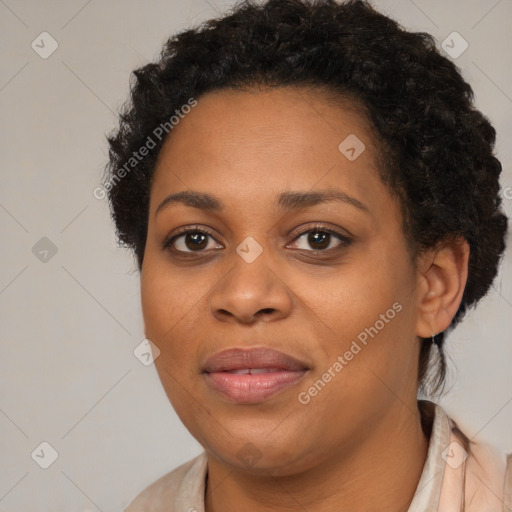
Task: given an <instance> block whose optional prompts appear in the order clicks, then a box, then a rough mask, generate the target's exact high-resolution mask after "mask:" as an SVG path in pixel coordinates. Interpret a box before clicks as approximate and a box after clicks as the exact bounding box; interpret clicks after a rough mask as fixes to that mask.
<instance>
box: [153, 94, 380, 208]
mask: <svg viewBox="0 0 512 512" xmlns="http://www.w3.org/2000/svg"><path fill="white" fill-rule="evenodd" d="M197 101H198V104H197V106H196V107H195V108H194V109H192V111H191V112H190V113H188V114H187V115H186V116H184V118H183V119H181V120H180V122H179V124H178V125H176V126H175V127H174V128H173V130H172V132H171V133H170V135H169V136H168V138H167V140H166V141H165V143H164V145H163V147H162V149H161V151H160V154H159V157H158V161H157V166H156V171H155V176H154V180H153V190H152V194H151V195H152V203H153V204H152V208H153V209H154V207H155V206H154V203H155V201H156V200H157V199H159V198H160V196H161V195H162V194H163V193H164V192H169V191H176V190H178V191H179V190H186V189H187V188H188V189H195V190H197V189H204V190H205V191H206V190H209V191H211V192H218V193H221V194H222V193H224V194H226V193H227V192H229V191H230V190H231V191H233V192H234V191H236V194H237V196H238V197H240V196H245V197H246V199H247V200H251V198H253V196H254V194H256V193H260V192H261V191H265V190H271V189H272V188H274V189H276V190H277V189H279V190H280V191H283V190H297V189H305V190H309V189H313V188H315V187H316V186H317V185H318V188H325V187H331V186H333V185H334V186H339V187H341V188H342V189H344V190H346V191H347V192H348V191H350V193H351V194H352V195H354V194H356V195H359V196H365V195H367V194H368V189H369V187H370V186H371V185H372V184H373V186H374V188H375V187H377V188H379V185H380V186H381V190H380V192H382V183H381V182H380V179H379V177H378V170H377V166H376V160H377V159H376V158H375V156H376V154H377V148H376V147H375V143H374V140H373V137H372V135H371V130H370V127H369V124H368V121H367V119H366V117H365V115H364V112H363V111H362V109H361V108H360V106H359V104H358V103H357V102H355V101H351V100H350V99H348V98H344V99H339V100H338V101H334V100H333V98H332V95H331V96H327V95H326V94H325V93H324V92H323V91H322V90H316V89H311V88H297V87H281V88H274V89H257V88H253V89H249V90H231V89H226V90H220V91H214V92H210V93H207V94H205V95H203V96H201V97H199V98H198V100H197ZM376 192H378V190H374V191H373V193H376ZM154 196H157V197H156V198H155V197H154Z"/></svg>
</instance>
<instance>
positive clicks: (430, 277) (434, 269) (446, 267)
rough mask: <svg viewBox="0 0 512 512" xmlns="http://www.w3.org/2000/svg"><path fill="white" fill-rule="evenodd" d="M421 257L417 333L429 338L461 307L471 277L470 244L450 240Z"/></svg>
mask: <svg viewBox="0 0 512 512" xmlns="http://www.w3.org/2000/svg"><path fill="white" fill-rule="evenodd" d="M419 258H420V259H419V261H418V294H417V299H418V304H417V307H418V320H417V326H416V335H417V336H420V337H422V338H430V337H431V336H432V335H433V334H438V333H439V332H442V331H444V330H445V329H446V328H447V327H448V326H449V325H450V323H451V321H452V319H453V317H454V316H455V313H456V312H457V309H458V308H459V305H460V302H461V300H462V295H463V293H464V288H465V286H466V281H467V276H468V262H469V244H468V243H467V241H466V240H465V239H463V238H457V239H450V240H447V241H445V242H443V243H442V244H441V245H440V246H438V247H437V248H436V249H432V250H431V251H427V252H425V253H424V254H422V255H421V256H420V257H419Z"/></svg>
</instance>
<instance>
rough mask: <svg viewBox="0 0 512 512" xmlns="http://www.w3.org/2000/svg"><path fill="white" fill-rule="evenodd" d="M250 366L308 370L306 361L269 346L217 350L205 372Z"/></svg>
mask: <svg viewBox="0 0 512 512" xmlns="http://www.w3.org/2000/svg"><path fill="white" fill-rule="evenodd" d="M250 368H279V369H281V370H290V371H303V370H308V369H309V367H308V365H307V364H306V363H304V362H302V361H299V360H298V359H295V358H294V357H292V356H290V355H288V354H285V353H283V352H279V351H278V350H275V349H271V348H268V347H257V348H250V349H246V348H232V349H228V350H223V351H221V352H217V353H216V354H214V355H213V356H212V357H210V358H208V359H207V361H206V363H205V365H204V367H203V373H214V372H224V371H231V370H241V369H250Z"/></svg>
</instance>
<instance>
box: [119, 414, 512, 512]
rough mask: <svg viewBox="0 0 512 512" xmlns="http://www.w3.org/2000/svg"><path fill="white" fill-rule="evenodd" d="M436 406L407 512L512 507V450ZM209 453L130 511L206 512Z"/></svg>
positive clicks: (510, 511)
mask: <svg viewBox="0 0 512 512" xmlns="http://www.w3.org/2000/svg"><path fill="white" fill-rule="evenodd" d="M434 407H435V415H434V421H433V425H432V433H431V436H430V442H429V448H428V454H427V459H426V461H425V465H424V467H423V472H422V474H421V477H420V480H419V482H418V486H417V488H416V493H415V495H414V498H413V500H412V502H411V505H410V507H409V509H408V512H512V454H510V455H508V456H506V455H504V454H499V453H498V452H496V451H495V450H493V449H492V448H491V447H490V446H489V445H486V444H483V443H474V442H469V450H467V448H468V440H467V438H466V437H465V436H464V434H462V433H461V432H460V430H459V429H458V428H457V426H456V424H455V423H454V422H453V421H452V420H450V418H448V416H447V415H446V414H445V412H444V411H443V409H442V408H441V407H439V406H437V405H436V406H434ZM206 473H207V457H206V453H204V452H203V453H202V454H201V455H199V456H198V457H196V458H195V459H193V460H191V461H189V462H187V463H186V464H183V465H182V466H180V467H179V468H177V469H175V470H174V471H171V472H170V473H167V474H166V475H164V476H163V477H161V478H160V479H158V480H157V481H156V482H154V483H152V484H151V485H150V486H148V487H147V488H146V489H144V490H143V491H142V492H141V493H140V494H139V495H138V496H137V497H136V498H135V499H134V500H133V501H132V502H131V503H130V505H129V506H128V508H127V509H125V512H204V495H205V482H206Z"/></svg>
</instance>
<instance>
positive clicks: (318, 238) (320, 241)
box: [308, 231, 330, 249]
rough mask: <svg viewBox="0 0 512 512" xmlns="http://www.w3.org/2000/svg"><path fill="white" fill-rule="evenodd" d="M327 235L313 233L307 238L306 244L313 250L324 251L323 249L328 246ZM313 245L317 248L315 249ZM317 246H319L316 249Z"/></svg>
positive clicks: (328, 235)
mask: <svg viewBox="0 0 512 512" xmlns="http://www.w3.org/2000/svg"><path fill="white" fill-rule="evenodd" d="M329 237H330V234H329V233H323V232H321V231H314V232H312V233H310V234H309V237H308V243H309V244H310V245H311V247H313V248H314V249H324V248H325V247H328V246H329ZM315 244H317V246H316V247H315ZM318 245H320V246H319V247H318Z"/></svg>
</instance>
